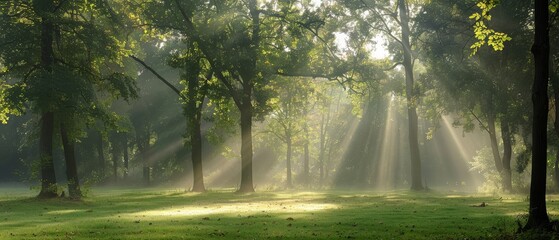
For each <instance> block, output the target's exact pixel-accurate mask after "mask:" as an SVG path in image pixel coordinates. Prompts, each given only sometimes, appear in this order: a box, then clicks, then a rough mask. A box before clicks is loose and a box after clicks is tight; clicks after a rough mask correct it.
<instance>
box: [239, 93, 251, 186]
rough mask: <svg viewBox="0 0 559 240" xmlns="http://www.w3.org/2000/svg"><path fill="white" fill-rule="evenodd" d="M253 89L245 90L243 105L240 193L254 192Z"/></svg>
mask: <svg viewBox="0 0 559 240" xmlns="http://www.w3.org/2000/svg"><path fill="white" fill-rule="evenodd" d="M251 91H252V90H251V89H250V88H245V89H244V92H245V94H244V96H243V103H242V105H241V109H240V110H241V141H242V142H241V166H242V167H241V186H240V188H239V192H240V193H248V192H254V185H253V182H252V104H251Z"/></svg>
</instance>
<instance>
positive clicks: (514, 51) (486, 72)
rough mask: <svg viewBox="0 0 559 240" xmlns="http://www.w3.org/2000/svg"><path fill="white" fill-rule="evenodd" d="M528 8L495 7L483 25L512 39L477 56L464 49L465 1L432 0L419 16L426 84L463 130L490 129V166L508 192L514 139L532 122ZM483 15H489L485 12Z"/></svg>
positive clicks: (467, 35) (467, 37)
mask: <svg viewBox="0 0 559 240" xmlns="http://www.w3.org/2000/svg"><path fill="white" fill-rule="evenodd" d="M529 8H530V5H529V4H528V3H526V2H513V1H507V2H503V3H502V4H500V5H499V7H497V8H495V9H494V12H493V14H494V16H495V18H492V19H494V21H492V22H491V24H489V23H487V24H485V23H484V24H483V26H486V27H489V28H496V29H499V30H504V31H506V32H507V33H508V34H507V35H506V36H507V38H510V40H507V41H508V42H507V47H506V48H503V49H501V48H498V50H499V51H498V52H494V49H493V48H492V49H487V48H481V47H477V48H476V54H475V55H470V53H472V50H471V49H472V48H467V46H468V45H469V44H470V41H471V40H470V39H471V33H470V31H468V29H470V28H471V23H469V22H464V21H463V19H464V18H466V17H467V16H468V15H471V13H470V12H471V5H470V4H469V3H466V2H462V1H446V2H431V3H430V4H427V5H425V6H424V8H423V10H422V13H421V14H419V15H418V17H417V23H418V25H417V26H418V28H419V31H418V32H419V34H421V35H420V36H419V37H420V38H421V39H422V41H421V42H422V55H423V56H424V57H425V58H424V59H425V62H426V63H427V64H428V68H429V71H428V74H429V76H428V77H427V78H426V79H430V81H429V82H428V84H429V85H430V86H431V87H432V89H436V91H437V97H440V99H439V100H437V101H438V102H440V103H441V105H442V106H443V112H453V113H458V114H459V116H461V117H460V119H459V120H458V121H457V122H456V123H458V124H460V125H462V126H463V128H464V129H465V130H466V131H471V130H473V128H474V126H475V124H476V123H477V124H479V127H480V129H481V130H484V131H486V132H487V133H488V136H489V139H490V143H491V149H492V153H493V160H494V166H495V169H496V170H497V172H499V173H500V175H501V179H502V188H503V189H504V190H506V191H512V190H513V189H512V178H511V174H512V171H511V158H512V154H511V153H512V145H513V142H514V137H515V135H516V134H518V133H521V129H524V128H525V126H527V125H529V124H530V121H529V119H530V118H529V112H527V111H526V109H529V104H530V103H529V102H528V100H527V98H528V97H527V94H526V92H527V91H528V89H529V87H530V86H529V84H527V82H526V81H525V79H526V78H528V77H529V76H530V75H531V71H532V70H531V68H530V67H529V66H526V64H525V63H526V62H527V61H530V59H529V58H530V56H529V54H527V52H526V51H525V50H524V49H527V48H528V46H529V45H530V44H531V38H530V33H529V31H530V30H529V27H528V26H529V21H528V18H529V12H530V9H529ZM448 9H453V11H452V12H449V11H448ZM484 14H485V15H484V16H486V18H491V17H489V16H490V15H488V13H487V12H486V13H484ZM491 31H494V30H491ZM511 37H512V38H511ZM474 46H475V44H474ZM437 117H438V116H437ZM499 130H500V131H499ZM499 132H500V133H501V134H500V138H501V140H500V139H499ZM501 144H502V146H503V150H502V151H503V152H502V154H501V150H500V148H499V145H501Z"/></svg>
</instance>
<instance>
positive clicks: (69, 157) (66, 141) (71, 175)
mask: <svg viewBox="0 0 559 240" xmlns="http://www.w3.org/2000/svg"><path fill="white" fill-rule="evenodd" d="M60 136H61V138H62V146H63V148H64V159H65V160H66V177H67V178H68V195H69V196H70V198H72V199H76V200H79V199H80V198H81V197H82V192H81V189H80V180H79V178H78V165H77V163H76V152H75V148H74V141H73V140H72V139H70V138H68V130H67V129H66V126H65V125H64V124H62V123H61V124H60Z"/></svg>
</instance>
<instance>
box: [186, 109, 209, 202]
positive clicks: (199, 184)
mask: <svg viewBox="0 0 559 240" xmlns="http://www.w3.org/2000/svg"><path fill="white" fill-rule="evenodd" d="M200 109H201V108H200ZM201 114H202V113H201V112H200V113H196V115H195V116H193V117H194V118H193V119H192V121H191V131H192V132H191V135H190V141H191V144H192V152H191V153H192V155H191V157H192V170H193V171H194V172H193V175H194V182H193V185H192V191H193V192H204V191H206V188H205V186H204V172H203V168H202V131H201V129H200V128H201V127H200V125H201V124H200V120H201V118H200V117H199V116H200V115H201Z"/></svg>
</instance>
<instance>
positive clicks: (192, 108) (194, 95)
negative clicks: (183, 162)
mask: <svg viewBox="0 0 559 240" xmlns="http://www.w3.org/2000/svg"><path fill="white" fill-rule="evenodd" d="M190 64H191V65H190V66H189V67H188V68H187V69H188V70H190V71H189V76H188V100H187V103H186V104H187V109H185V113H186V118H187V121H188V123H187V125H188V128H189V129H188V130H189V132H190V144H191V160H192V171H193V174H192V175H193V183H192V191H193V192H204V191H206V187H205V186H204V172H203V168H202V129H201V126H202V123H201V121H202V106H203V105H204V94H201V93H200V84H199V78H198V75H199V73H200V71H199V70H200V65H199V62H198V60H195V61H192V62H190ZM210 77H211V76H210ZM210 77H208V78H210ZM198 102H200V103H198Z"/></svg>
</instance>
